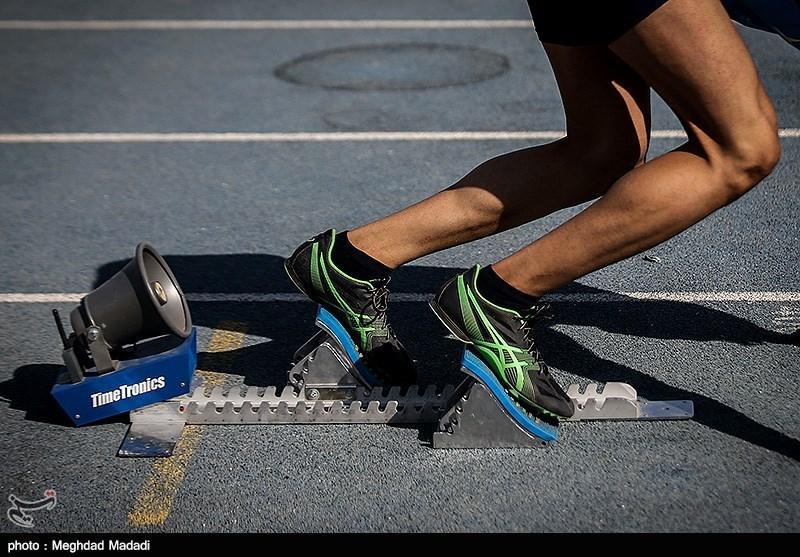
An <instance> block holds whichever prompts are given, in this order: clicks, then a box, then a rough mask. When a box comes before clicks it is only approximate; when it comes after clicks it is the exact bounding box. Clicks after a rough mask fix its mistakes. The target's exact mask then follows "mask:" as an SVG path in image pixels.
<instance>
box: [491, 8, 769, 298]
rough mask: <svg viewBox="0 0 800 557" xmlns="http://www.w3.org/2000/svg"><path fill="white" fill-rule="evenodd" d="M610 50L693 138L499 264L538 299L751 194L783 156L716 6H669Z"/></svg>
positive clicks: (765, 101)
mask: <svg viewBox="0 0 800 557" xmlns="http://www.w3.org/2000/svg"><path fill="white" fill-rule="evenodd" d="M610 50H611V51H612V52H614V53H615V54H616V55H617V56H619V57H620V58H621V59H622V60H624V61H625V62H626V63H627V64H629V65H630V66H631V67H632V68H634V69H635V70H636V72H637V73H638V74H639V75H640V76H642V78H643V79H645V81H646V82H647V83H649V84H650V85H651V86H652V87H653V88H654V89H655V90H656V91H658V93H659V94H660V95H661V96H662V97H663V98H664V100H665V101H666V102H667V104H669V106H670V107H671V108H672V109H673V110H674V111H675V113H676V114H677V115H678V117H679V118H680V119H681V120H682V122H683V123H684V127H685V128H686V131H687V133H688V136H689V141H688V142H687V143H686V144H684V145H682V146H681V147H679V148H678V149H676V150H674V151H672V152H670V153H667V154H665V155H663V156H660V157H658V158H656V159H654V160H652V161H650V162H648V163H646V164H643V165H641V166H639V167H637V168H635V169H634V170H632V171H630V172H629V173H627V174H626V175H624V176H623V177H622V178H620V179H619V180H618V181H617V182H616V183H615V184H614V185H613V186H612V187H611V188H610V189H609V190H608V192H607V193H606V195H604V196H603V197H602V198H601V199H600V200H598V201H597V202H596V203H595V204H594V205H592V206H591V207H589V208H588V209H586V210H585V211H583V212H582V213H580V214H579V215H577V216H575V217H574V218H572V219H571V220H569V221H568V222H566V223H564V224H563V225H561V226H560V227H558V228H556V229H555V230H553V231H552V232H550V233H549V234H547V235H545V236H543V237H542V238H540V239H539V240H538V241H536V242H534V243H533V244H531V245H529V246H528V247H526V248H525V249H523V250H521V251H519V252H517V253H515V254H513V255H511V256H510V257H508V258H506V259H504V260H503V261H500V262H499V263H496V264H495V265H494V270H495V271H496V272H497V274H498V275H500V276H501V277H502V278H503V279H504V280H506V281H507V282H508V283H510V284H511V285H513V286H515V287H517V288H518V289H520V290H523V291H525V292H527V293H529V294H532V295H540V294H543V293H545V292H547V291H549V290H552V289H554V288H557V287H559V286H561V285H563V284H565V283H567V282H569V281H571V280H573V279H576V278H578V277H581V276H583V275H585V274H587V273H589V272H591V271H594V270H596V269H599V268H601V267H604V266H606V265H609V264H611V263H614V262H616V261H619V260H621V259H624V258H626V257H629V256H631V255H633V254H636V253H638V252H641V251H642V250H645V249H647V248H650V247H652V246H654V245H656V244H659V243H660V242H663V241H664V240H667V239H668V238H670V237H672V236H674V235H675V234H677V233H679V232H681V231H683V230H685V229H686V228H688V227H689V226H691V225H692V224H694V223H696V222H698V221H699V220H701V219H703V218H704V217H706V216H707V215H708V214H710V213H712V212H713V211H715V210H717V209H719V208H720V207H722V206H724V205H726V204H728V203H730V202H732V201H733V200H735V199H737V198H738V197H739V196H741V195H743V194H744V193H746V192H747V191H748V190H749V189H750V188H752V187H753V186H754V185H756V184H757V183H758V182H759V181H760V180H761V179H763V178H764V177H765V176H767V175H768V174H769V173H770V172H771V171H772V169H773V167H774V166H775V165H776V164H777V161H778V159H779V157H780V144H779V140H778V134H777V122H776V118H775V113H774V110H773V107H772V104H771V103H770V100H769V98H768V97H767V94H766V92H765V91H764V88H763V85H762V84H761V81H760V80H759V78H758V75H757V73H756V69H755V67H754V65H753V61H752V59H751V58H750V55H749V53H748V52H747V49H746V47H745V45H744V43H743V42H742V40H741V38H740V37H739V35H738V34H737V32H736V30H735V29H734V27H733V25H732V23H731V22H730V20H729V19H728V15H727V13H726V12H725V10H724V9H723V8H722V6H721V5H720V3H719V2H718V1H717V0H671V1H670V2H668V3H667V4H665V5H664V6H662V7H661V8H660V9H658V10H657V11H656V12H654V13H653V14H651V15H650V17H648V18H647V19H645V20H644V21H642V22H641V23H639V24H638V25H637V26H636V27H634V28H633V29H632V30H630V31H629V32H627V33H626V34H625V35H623V36H622V37H621V38H620V39H618V40H617V41H615V42H614V43H612V44H611V45H610Z"/></svg>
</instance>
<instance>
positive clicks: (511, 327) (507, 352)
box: [430, 265, 575, 418]
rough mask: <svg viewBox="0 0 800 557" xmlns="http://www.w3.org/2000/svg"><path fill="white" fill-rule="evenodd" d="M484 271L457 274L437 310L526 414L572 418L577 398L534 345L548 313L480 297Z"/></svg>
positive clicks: (437, 302) (541, 306)
mask: <svg viewBox="0 0 800 557" xmlns="http://www.w3.org/2000/svg"><path fill="white" fill-rule="evenodd" d="M479 272H480V266H479V265H476V266H474V267H473V268H472V269H469V270H468V271H466V272H464V273H461V274H459V275H456V276H455V277H453V278H452V279H450V280H449V281H447V283H445V285H444V286H443V287H442V289H441V290H440V291H439V293H438V295H437V296H436V297H435V298H434V300H433V301H431V304H430V305H431V309H433V311H434V313H435V314H436V315H437V316H438V317H439V319H440V320H441V321H442V323H443V324H444V325H445V326H446V327H447V328H448V329H449V330H450V332H452V333H453V334H454V335H455V336H456V337H457V338H458V339H459V340H461V341H462V342H464V343H466V344H468V345H471V347H472V349H473V351H474V353H475V355H476V356H478V358H479V359H480V360H481V361H482V362H483V363H484V364H486V366H487V367H488V368H489V369H490V370H491V371H492V373H494V375H495V376H496V377H497V378H498V379H499V380H500V383H501V384H502V385H503V387H505V389H506V392H507V393H508V394H509V395H510V396H511V397H512V398H513V399H515V400H516V401H517V402H519V403H520V404H521V405H522V406H523V407H524V408H525V409H526V410H529V411H531V412H533V413H537V412H539V413H544V414H546V415H551V416H554V417H565V418H568V417H570V416H572V414H573V412H574V411H575V408H574V405H573V403H572V399H570V397H569V396H567V393H565V392H564V390H563V389H562V388H561V387H560V386H559V385H558V383H557V382H556V380H555V378H554V377H553V376H552V375H551V374H550V370H549V369H548V367H547V365H546V364H545V363H544V361H542V358H541V356H540V354H539V351H538V350H537V349H536V347H535V345H534V339H533V324H534V322H535V320H536V318H537V316H539V315H540V314H541V312H542V311H543V310H544V309H545V308H546V305H545V304H536V305H534V307H532V308H530V309H529V310H528V311H525V312H523V313H520V312H517V311H514V310H512V309H508V308H504V307H500V306H498V305H496V304H493V303H492V302H490V301H488V300H487V299H486V298H484V297H483V296H482V295H481V293H480V292H478V289H477V286H476V283H477V277H478V273H479Z"/></svg>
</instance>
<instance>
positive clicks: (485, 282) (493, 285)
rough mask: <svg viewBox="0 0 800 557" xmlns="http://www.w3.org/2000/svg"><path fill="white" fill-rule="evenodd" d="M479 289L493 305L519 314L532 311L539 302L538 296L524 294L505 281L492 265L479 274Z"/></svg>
mask: <svg viewBox="0 0 800 557" xmlns="http://www.w3.org/2000/svg"><path fill="white" fill-rule="evenodd" d="M477 288H478V292H479V293H480V294H481V296H483V297H484V298H486V299H487V300H488V301H490V302H491V303H493V304H495V305H498V306H500V307H503V308H507V309H511V310H514V311H517V312H521V311H524V310H527V309H530V308H531V307H533V306H534V305H535V304H536V303H537V302H538V301H539V297H538V296H535V295H531V294H528V293H527V292H523V291H522V290H519V289H518V288H516V287H515V286H513V285H511V284H510V283H509V282H507V281H506V280H504V279H503V277H501V276H500V275H498V274H497V272H496V271H495V269H494V268H493V266H491V265H490V266H488V267H484V268H482V269H481V270H480V272H479V273H478V278H477Z"/></svg>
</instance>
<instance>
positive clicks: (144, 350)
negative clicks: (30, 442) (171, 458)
mask: <svg viewBox="0 0 800 557" xmlns="http://www.w3.org/2000/svg"><path fill="white" fill-rule="evenodd" d="M136 349H137V353H139V354H141V357H139V358H135V359H130V360H123V361H120V363H119V367H118V369H117V370H116V371H112V372H109V373H105V374H103V375H95V376H91V375H87V376H86V377H85V378H84V379H83V381H81V382H80V383H68V382H62V381H61V380H59V382H58V383H56V384H55V385H54V386H53V389H52V391H51V393H52V395H53V397H55V399H56V401H57V402H58V404H59V405H60V406H61V408H63V409H64V412H66V413H67V415H68V416H69V417H70V419H71V420H72V421H73V422H74V423H75V425H77V426H81V425H84V424H88V423H91V422H96V421H98V420H102V419H104V418H108V417H110V416H115V415H117V414H122V413H123V412H129V411H130V410H135V409H136V408H140V407H142V406H147V405H148V404H153V403H155V402H161V401H162V400H166V399H168V398H172V397H176V396H180V395H183V394H186V393H188V392H189V388H190V386H191V383H192V375H193V374H194V370H195V367H196V366H197V330H196V329H194V328H193V329H192V332H191V334H190V335H189V336H188V337H187V338H186V339H183V340H182V341H180V344H177V345H176V339H175V337H162V338H160V339H155V340H152V341H149V342H146V343H141V344H139V345H137V347H136ZM64 380H66V378H64Z"/></svg>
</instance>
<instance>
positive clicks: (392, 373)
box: [284, 229, 416, 385]
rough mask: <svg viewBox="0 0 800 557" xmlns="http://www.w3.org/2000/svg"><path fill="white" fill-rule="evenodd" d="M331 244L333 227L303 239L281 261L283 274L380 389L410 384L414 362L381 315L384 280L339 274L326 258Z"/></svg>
mask: <svg viewBox="0 0 800 557" xmlns="http://www.w3.org/2000/svg"><path fill="white" fill-rule="evenodd" d="M335 241H336V231H335V230H333V229H330V230H327V231H325V232H323V233H321V234H319V235H317V236H314V237H313V238H311V239H309V240H307V241H306V242H304V243H303V244H301V245H300V246H299V247H298V248H297V249H296V250H295V252H294V253H293V254H292V255H291V257H289V258H288V259H286V261H285V262H284V267H285V269H286V273H287V274H288V275H289V278H290V279H291V280H292V282H294V284H295V286H297V288H298V289H300V291H301V292H303V293H304V294H305V295H306V296H308V297H309V298H310V299H311V300H313V301H314V302H316V303H318V304H319V305H321V306H322V307H323V308H325V309H326V310H328V311H329V312H330V313H331V314H333V315H334V317H336V318H337V320H338V321H339V322H340V323H341V324H342V325H343V327H344V328H345V330H346V331H347V332H348V334H349V335H350V338H351V339H352V340H353V343H354V344H355V346H356V348H357V349H358V351H359V355H360V356H361V357H362V358H363V361H364V362H365V363H366V365H367V368H368V369H369V371H370V372H371V373H372V374H373V375H374V376H375V379H376V380H377V383H378V384H379V385H411V384H414V383H415V382H416V370H415V368H414V363H413V362H412V360H411V357H410V356H409V355H408V352H406V350H405V348H404V347H403V345H402V344H401V343H400V341H399V340H398V339H397V336H396V335H395V333H394V331H393V330H392V328H391V326H390V325H389V321H388V318H387V315H386V310H387V305H388V296H389V289H388V287H387V284H388V282H389V279H388V278H385V279H374V280H360V279H357V278H355V277H351V276H349V275H347V274H346V273H344V272H343V271H342V270H340V269H339V268H337V267H336V264H335V263H334V261H333V260H332V259H331V253H332V250H333V245H334V242H335ZM362 379H363V378H362Z"/></svg>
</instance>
